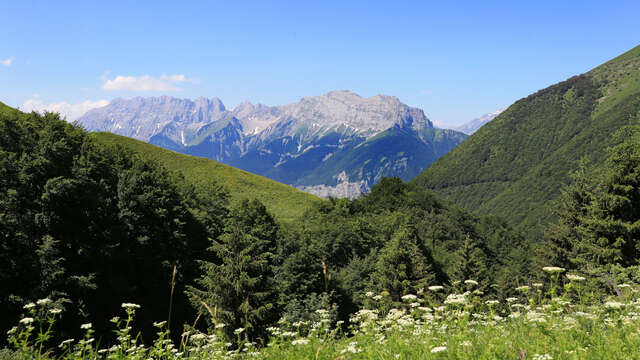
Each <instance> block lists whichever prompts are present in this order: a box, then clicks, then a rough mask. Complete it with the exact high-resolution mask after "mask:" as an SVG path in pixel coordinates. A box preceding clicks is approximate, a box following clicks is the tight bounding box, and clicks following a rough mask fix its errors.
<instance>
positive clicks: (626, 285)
mask: <svg viewBox="0 0 640 360" xmlns="http://www.w3.org/2000/svg"><path fill="white" fill-rule="evenodd" d="M630 287H631V285H629V284H620V285H618V288H619V289H624V288H630Z"/></svg>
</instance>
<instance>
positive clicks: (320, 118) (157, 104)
mask: <svg viewBox="0 0 640 360" xmlns="http://www.w3.org/2000/svg"><path fill="white" fill-rule="evenodd" d="M79 121H80V123H81V124H83V125H84V126H85V127H86V128H87V129H88V130H91V131H109V132H113V133H116V134H120V135H124V136H128V137H133V138H136V139H139V140H143V141H147V142H149V143H151V144H155V145H159V146H162V147H164V148H167V149H171V150H175V151H178V152H182V153H185V154H189V155H194V156H200V157H206V158H209V159H214V160H216V161H219V162H223V163H226V164H229V165H232V166H235V167H238V168H241V169H244V170H247V171H249V172H252V173H256V174H259V175H262V176H266V177H269V178H271V179H274V180H276V181H279V182H283V183H286V184H290V185H293V186H296V187H299V188H301V189H304V190H305V191H309V192H312V193H316V194H319V195H322V196H328V195H331V196H338V197H344V196H349V197H352V196H357V195H359V194H360V193H361V192H367V191H368V190H369V189H370V188H371V186H372V185H373V184H374V183H375V182H377V181H379V180H380V179H381V178H382V177H383V176H399V177H401V178H403V179H410V178H411V177H413V176H415V175H416V174H418V173H419V172H420V171H422V170H423V169H425V168H426V167H427V166H429V164H431V163H432V162H433V161H434V160H436V159H437V158H438V157H440V156H442V155H443V154H445V153H446V152H447V151H449V150H451V149H452V148H453V147H455V146H456V145H457V144H459V143H460V142H462V141H463V140H464V139H465V137H466V135H464V134H462V133H459V132H455V131H452V130H442V129H436V128H434V127H433V124H432V123H431V121H429V119H427V117H426V116H425V115H424V113H423V111H422V110H420V109H417V108H412V107H409V106H407V105H405V104H403V103H402V102H400V101H399V100H398V98H396V97H392V96H384V95H377V96H374V97H371V98H362V97H360V96H359V95H357V94H354V93H352V92H349V91H333V92H330V93H327V94H325V95H321V96H314V97H306V98H303V99H301V100H300V101H299V102H297V103H293V104H289V105H284V106H275V107H270V106H266V105H261V104H258V105H254V104H251V103H247V102H245V103H242V104H240V105H238V106H237V107H236V108H235V109H233V111H228V110H226V109H225V108H224V105H222V103H221V102H220V101H219V100H218V99H215V98H214V99H211V100H207V99H204V98H199V99H197V100H195V101H190V100H181V99H174V98H170V97H161V98H150V99H143V98H135V99H131V100H121V99H119V100H116V101H113V102H112V103H111V104H109V105H108V106H106V107H104V108H100V109H95V110H92V111H90V112H88V113H87V114H86V115H85V116H83V117H82V118H80V119H79ZM381 144H384V146H382V145H381Z"/></svg>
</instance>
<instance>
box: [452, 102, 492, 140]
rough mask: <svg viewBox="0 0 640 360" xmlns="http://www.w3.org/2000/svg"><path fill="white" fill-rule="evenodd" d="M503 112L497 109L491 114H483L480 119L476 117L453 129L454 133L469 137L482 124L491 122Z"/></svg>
mask: <svg viewBox="0 0 640 360" xmlns="http://www.w3.org/2000/svg"><path fill="white" fill-rule="evenodd" d="M503 111H504V108H502V109H498V110H496V111H494V112H492V113H488V114H484V115H482V116H480V117H477V118H475V119H473V120H471V121H469V122H466V123H464V124H462V125H460V126H458V127H455V128H453V129H454V130H456V131H460V132H463V133H465V134H467V135H471V134H473V133H474V132H476V131H477V130H478V129H480V128H481V127H482V126H483V125H484V124H486V123H488V122H489V121H491V120H493V119H494V118H495V117H496V116H498V115H500V113H501V112H503Z"/></svg>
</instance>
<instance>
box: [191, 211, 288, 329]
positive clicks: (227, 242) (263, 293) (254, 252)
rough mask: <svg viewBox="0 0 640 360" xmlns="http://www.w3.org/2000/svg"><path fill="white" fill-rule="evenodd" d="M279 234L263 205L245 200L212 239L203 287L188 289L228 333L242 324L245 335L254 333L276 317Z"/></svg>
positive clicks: (202, 281) (232, 212)
mask: <svg viewBox="0 0 640 360" xmlns="http://www.w3.org/2000/svg"><path fill="white" fill-rule="evenodd" d="M277 236H278V226H277V224H276V222H275V220H274V219H273V217H272V216H271V215H270V214H269V213H268V212H267V210H266V208H265V207H264V205H263V204H262V203H260V202H259V201H258V200H252V201H248V200H244V201H243V202H242V203H241V204H240V206H238V207H237V208H235V209H233V210H232V211H231V213H230V216H229V219H228V221H227V224H226V227H225V230H224V234H223V235H222V236H220V239H219V240H218V241H214V242H213V246H212V247H211V250H212V251H213V253H214V254H215V257H216V258H217V259H216V260H215V261H213V262H204V263H203V265H202V267H203V271H204V275H203V277H202V278H201V279H199V281H198V285H199V289H196V288H191V289H190V293H191V298H192V301H193V302H194V305H196V306H198V307H200V308H201V309H202V310H203V311H208V312H213V314H212V315H214V316H215V318H214V319H212V320H213V321H214V322H215V323H219V322H222V323H224V324H225V325H226V327H225V328H226V331H227V335H228V336H229V338H233V335H232V332H233V331H234V330H235V329H238V328H244V329H245V330H244V336H245V337H246V338H247V339H255V338H256V337H258V336H260V335H262V334H263V331H264V327H265V326H266V325H267V324H269V323H271V322H273V321H275V320H276V319H277V308H276V301H277V298H276V295H277V294H276V291H275V290H276V289H275V286H274V277H273V275H274V268H275V265H276V264H275V253H276V245H277ZM205 304H206V305H205Z"/></svg>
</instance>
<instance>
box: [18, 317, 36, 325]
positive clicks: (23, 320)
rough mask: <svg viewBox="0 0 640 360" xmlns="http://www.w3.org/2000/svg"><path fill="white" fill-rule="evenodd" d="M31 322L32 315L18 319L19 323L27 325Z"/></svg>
mask: <svg viewBox="0 0 640 360" xmlns="http://www.w3.org/2000/svg"><path fill="white" fill-rule="evenodd" d="M31 323H33V318H32V317H26V318H24V319H22V320H20V324H24V325H29V324H31Z"/></svg>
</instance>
